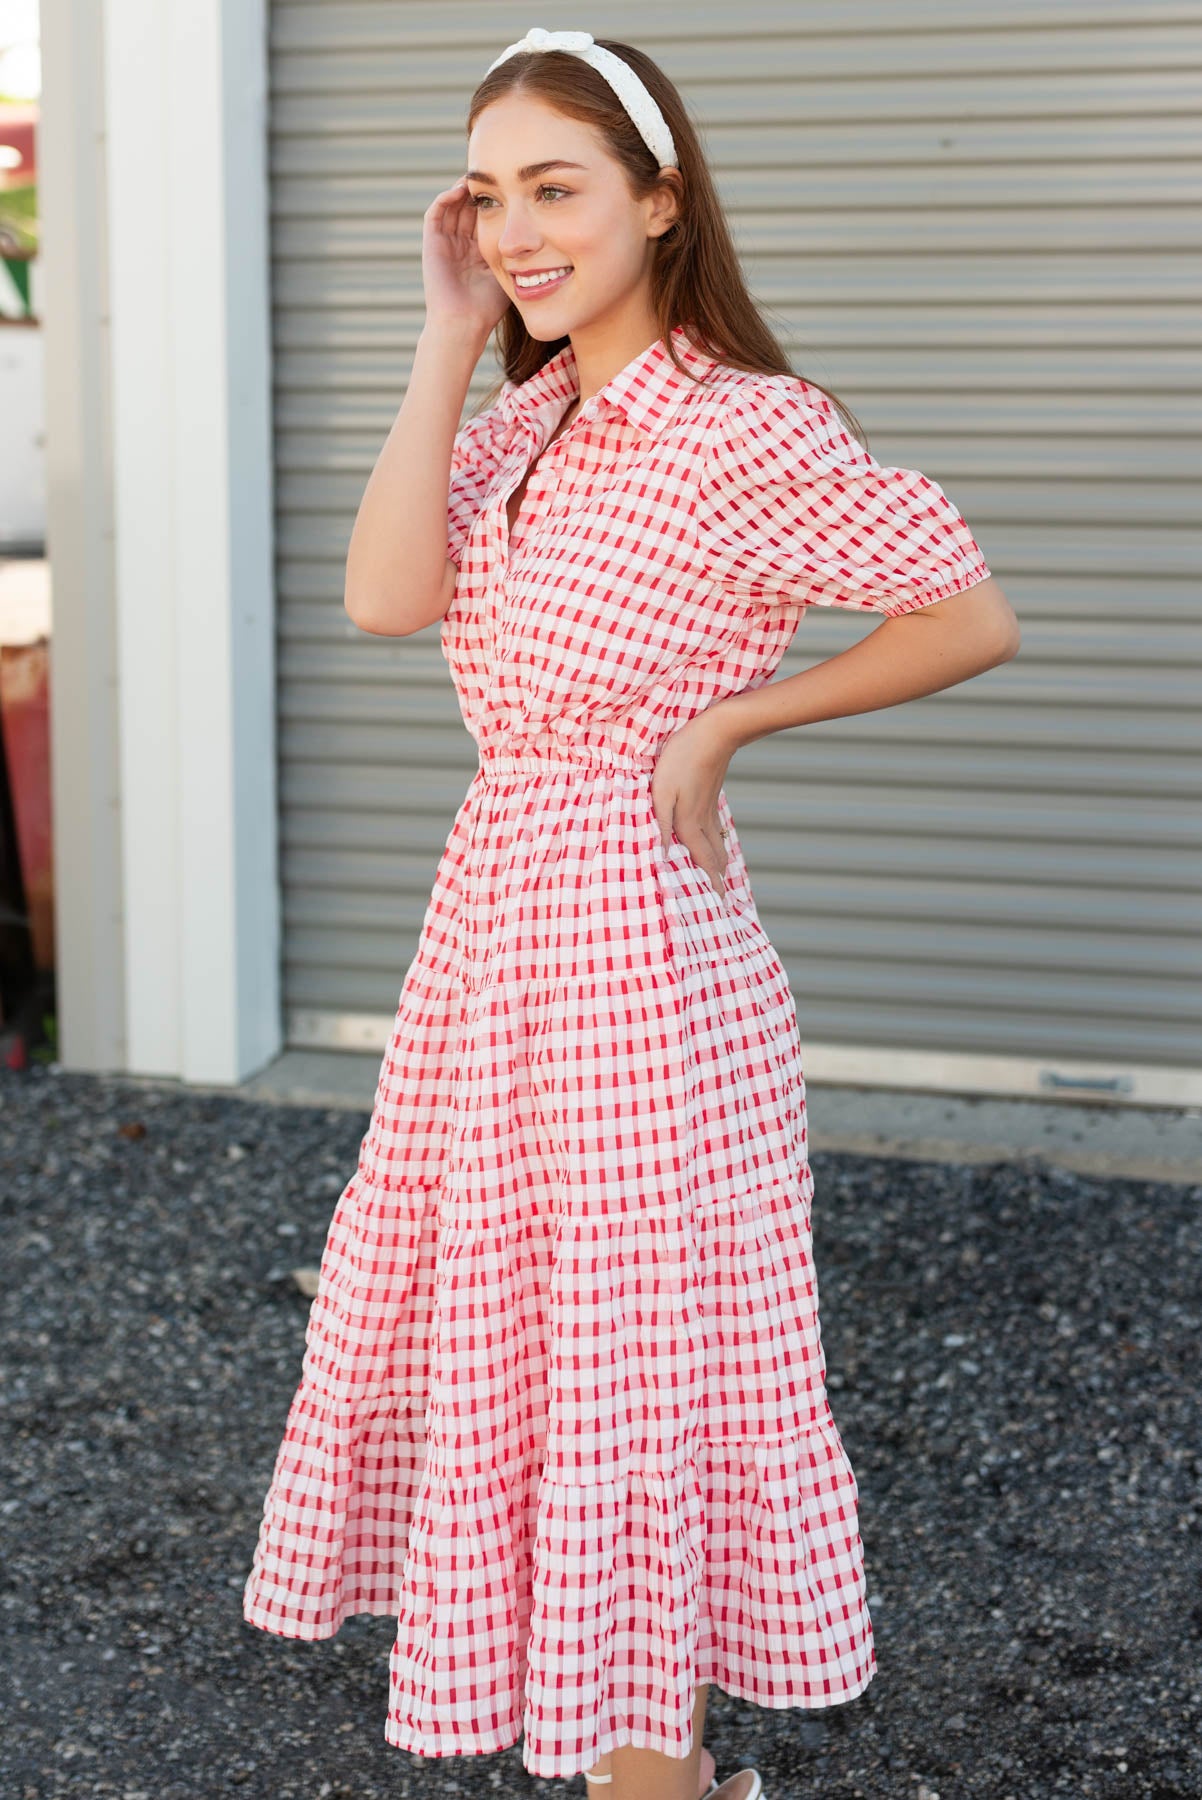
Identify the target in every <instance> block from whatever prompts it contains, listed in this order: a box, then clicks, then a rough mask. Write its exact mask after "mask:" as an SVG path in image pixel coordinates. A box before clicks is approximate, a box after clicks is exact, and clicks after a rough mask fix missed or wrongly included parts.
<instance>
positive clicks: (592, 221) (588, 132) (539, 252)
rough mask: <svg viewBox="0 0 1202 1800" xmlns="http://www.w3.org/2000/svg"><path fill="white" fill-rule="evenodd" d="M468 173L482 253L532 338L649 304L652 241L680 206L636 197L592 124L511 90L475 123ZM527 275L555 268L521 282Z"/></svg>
mask: <svg viewBox="0 0 1202 1800" xmlns="http://www.w3.org/2000/svg"><path fill="white" fill-rule="evenodd" d="M538 165H547V166H538ZM551 165H553V166H551ZM467 174H468V190H469V192H470V194H471V196H472V204H473V206H474V207H475V209H476V242H477V244H478V246H479V249H480V254H481V255H482V256H483V257H484V260H485V261H486V262H487V264H488V266H489V268H490V269H491V270H492V272H493V274H494V275H495V276H496V278H497V280H498V281H499V282H500V284H501V286H502V287H503V288H504V290H505V292H506V293H507V294H508V295H509V297H510V299H511V300H512V301H513V302H514V304H515V306H516V307H517V308H518V311H519V312H520V313H521V315H522V321H523V323H524V324H525V326H526V329H527V331H528V332H529V333H530V335H531V337H533V338H537V339H539V340H540V341H541V342H544V343H550V342H552V341H554V340H555V339H556V338H561V337H568V336H570V335H571V334H572V333H573V332H574V331H576V330H578V329H580V328H583V327H593V326H595V325H597V324H599V323H601V322H603V321H604V320H605V319H606V318H607V317H610V316H612V317H613V318H615V319H616V318H620V317H622V316H623V315H624V314H625V313H626V312H627V311H628V309H629V307H630V305H631V303H632V302H633V303H634V304H635V305H644V304H647V303H648V302H647V295H648V291H649V289H648V280H649V273H650V269H651V261H652V256H653V253H654V250H655V239H656V238H657V237H658V236H660V234H661V233H662V232H664V231H666V230H667V228H668V226H669V225H670V224H671V223H672V221H673V218H674V217H675V205H674V202H673V200H672V199H671V197H670V196H666V195H664V194H662V193H657V194H655V195H652V196H650V197H649V198H648V199H646V200H635V199H634V198H633V196H632V195H631V192H630V189H629V187H628V186H627V182H626V175H625V172H624V170H623V169H622V167H621V165H620V164H619V163H617V162H615V160H614V158H613V157H612V155H610V153H609V151H608V150H607V149H606V147H605V145H604V143H603V141H602V139H601V138H600V136H599V134H598V133H597V132H596V131H595V130H594V129H593V127H592V126H591V125H586V124H585V123H584V122H583V121H582V120H579V119H569V118H565V117H564V115H563V114H562V113H558V112H555V111H554V110H553V109H552V108H551V107H550V106H548V105H547V104H546V103H545V102H544V101H542V100H536V99H533V98H532V97H531V96H530V95H528V94H516V93H514V94H506V95H505V96H504V97H503V98H502V99H500V100H494V101H493V102H492V104H491V105H490V106H486V107H485V109H484V111H483V112H482V113H481V114H480V116H479V118H478V119H477V121H476V123H475V126H474V127H473V129H472V132H471V136H470V137H469V139H468V162H467ZM565 269H566V270H567V271H568V273H567V274H566V275H564V274H562V271H563V270H565ZM527 271H528V272H529V273H530V274H532V275H533V274H535V273H540V274H548V273H550V272H552V271H554V272H556V273H555V276H554V278H553V279H551V280H548V281H546V282H544V283H540V284H539V285H537V286H533V287H523V286H522V285H521V283H520V280H519V279H518V278H519V277H520V276H521V275H522V274H524V273H526V272H527Z"/></svg>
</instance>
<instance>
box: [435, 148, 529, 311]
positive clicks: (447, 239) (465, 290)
mask: <svg viewBox="0 0 1202 1800" xmlns="http://www.w3.org/2000/svg"><path fill="white" fill-rule="evenodd" d="M422 286H423V288H424V290H425V296H426V319H427V322H428V323H429V324H431V325H436V326H442V325H462V326H465V327H466V328H468V329H470V330H471V331H473V332H475V333H476V334H477V335H478V336H480V337H481V338H487V337H488V335H489V333H490V332H491V331H492V330H493V329H494V327H495V326H496V325H497V323H498V321H499V320H500V319H501V318H502V316H503V315H504V313H505V311H506V308H507V307H508V306H509V305H510V304H511V302H510V299H509V296H508V294H507V293H506V292H505V290H504V288H503V287H502V286H501V284H500V282H499V281H498V280H497V278H496V276H495V275H494V274H493V272H492V270H491V269H490V268H489V266H488V264H487V263H486V262H485V260H484V258H483V257H482V256H481V254H480V251H479V249H478V248H477V246H476V210H475V207H474V206H473V205H472V197H471V194H470V193H469V191H468V185H467V177H466V175H461V176H460V177H459V180H458V181H457V182H455V184H454V186H453V187H449V188H445V189H444V190H443V192H442V193H441V194H436V195H435V197H434V199H433V200H432V201H431V202H430V205H429V206H428V207H427V208H426V211H425V214H424V216H423V219H422Z"/></svg>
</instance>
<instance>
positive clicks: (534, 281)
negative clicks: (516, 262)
mask: <svg viewBox="0 0 1202 1800" xmlns="http://www.w3.org/2000/svg"><path fill="white" fill-rule="evenodd" d="M570 274H571V268H570V266H569V267H568V268H566V269H548V270H546V271H545V273H544V274H542V275H515V276H514V278H513V280H514V286H515V287H546V285H547V283H548V282H549V281H558V280H559V278H560V276H561V275H570Z"/></svg>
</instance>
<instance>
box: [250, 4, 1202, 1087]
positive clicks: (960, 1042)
mask: <svg viewBox="0 0 1202 1800" xmlns="http://www.w3.org/2000/svg"><path fill="white" fill-rule="evenodd" d="M527 15H528V8H526V7H524V6H523V7H511V6H508V5H497V4H479V5H457V4H439V5H411V4H403V3H398V0H393V3H388V4H385V3H380V0H376V3H370V0H365V3H362V4H354V3H347V0H344V3H342V4H339V5H337V6H330V5H325V4H292V3H285V0H277V3H276V4H275V5H274V6H273V9H272V46H271V71H272V106H271V140H272V142H271V155H272V167H273V189H272V191H273V222H272V232H273V270H274V319H275V325H274V331H275V380H276V419H277V433H276V458H277V466H276V477H277V495H278V499H277V506H278V517H277V531H278V557H279V561H278V582H279V631H280V670H281V679H280V695H279V703H280V716H281V727H280V729H281V754H282V765H281V780H282V818H281V831H282V858H283V870H284V883H285V892H284V898H285V945H286V948H285V957H286V968H285V993H286V1000H287V1008H288V1037H289V1041H290V1042H291V1043H293V1044H305V1045H315V1044H335V1045H346V1046H347V1047H355V1048H360V1049H364V1048H370V1049H377V1048H380V1047H382V1046H383V1043H384V1041H385V1038H386V1035H387V1032H388V1029H389V1026H390V1024H391V1020H392V1016H393V1012H394V1010H395V1005H396V997H397V992H398V990H399V986H400V983H401V980H402V978H403V976H404V973H405V969H406V967H407V965H408V961H409V959H410V957H411V956H412V954H413V950H414V948H415V945H416V940H417V934H418V931H419V929H420V926H421V920H422V915H423V912H424V910H425V906H426V902H427V900H428V898H429V892H430V886H431V882H432V880H433V875H434V869H435V865H436V863H437V859H438V854H439V851H440V850H441V847H442V844H443V843H444V841H445V838H446V834H447V832H448V830H449V828H450V823H451V819H452V817H453V814H454V811H455V808H456V807H457V805H458V804H459V802H460V801H461V800H462V798H463V795H464V793H465V791H466V788H467V785H468V782H469V781H470V779H471V775H472V772H473V770H474V768H475V752H474V746H473V744H472V742H471V740H470V739H469V738H468V736H467V735H466V733H465V731H464V729H463V726H462V723H461V721H460V718H459V713H458V709H457V706H456V703H455V698H454V694H453V692H452V689H451V687H450V683H449V679H448V676H447V673H446V669H445V665H444V664H443V662H442V658H441V655H440V652H439V644H438V635H437V629H436V628H435V629H432V630H430V631H429V632H426V633H423V634H421V635H420V636H419V637H416V638H410V639H400V640H396V641H388V640H385V639H379V638H371V637H367V636H364V635H362V634H360V633H359V632H357V631H356V630H355V628H354V627H353V626H351V625H350V624H349V622H348V621H347V620H346V618H345V616H344V614H343V611H342V604H341V593H342V569H343V561H344V557H345V552H346V544H347V540H348V537H349V533H350V529H351V525H352V522H353V519H354V514H355V509H356V506H357V504H358V500H359V497H360V494H361V492H362V489H363V485H364V482H365V480H366V477H367V474H368V472H369V470H370V468H371V465H372V463H373V461H374V458H375V456H376V454H377V453H378V451H379V448H380V446H381V444H382V442H383V440H384V438H385V436H386V434H387V432H388V428H389V426H390V424H391V421H392V419H393V417H394V415H395V411H396V408H397V406H398V405H399V404H400V400H401V397H402V395H403V392H404V384H405V380H406V374H407V370H408V367H409V362H410V358H411V355H412V350H413V345H414V342H415V340H416V336H417V333H418V330H419V328H420V324H421V319H422V304H421V278H420V255H419V243H420V229H421V216H422V213H423V211H424V209H425V207H426V206H427V205H428V203H429V201H430V199H431V197H432V196H433V194H434V193H436V192H437V191H438V190H439V189H440V188H442V187H445V186H446V185H448V183H449V182H450V181H451V180H452V179H453V178H454V176H455V174H456V173H457V172H458V171H459V170H460V168H461V167H462V163H463V150H464V133H463V116H464V113H465V111H466V104H467V98H468V95H469V94H470V92H471V89H472V87H473V85H474V84H475V82H476V81H478V80H479V79H480V77H481V76H482V75H483V72H484V70H485V69H486V67H487V65H488V63H489V62H490V61H491V60H492V59H493V58H494V57H495V56H496V55H497V54H498V53H499V51H500V50H501V49H502V48H503V47H504V45H505V44H507V43H508V42H510V41H512V39H514V38H516V37H518V36H520V35H521V33H522V32H523V31H524V30H525V29H526V27H527V25H528V24H529V18H528V16H527ZM730 16H731V15H730V8H729V7H728V6H726V5H723V6H714V5H692V6H689V7H688V8H680V7H676V6H667V5H660V6H651V7H647V6H645V5H644V6H639V7H637V8H636V7H633V6H621V5H611V6H602V7H600V8H598V7H596V6H593V7H589V8H583V7H578V6H574V5H568V6H567V7H566V10H565V9H563V8H561V10H560V13H559V14H557V16H556V19H555V21H554V23H555V24H556V25H557V26H560V27H567V28H582V29H588V30H592V31H593V32H594V34H595V35H597V36H611V37H616V38H619V39H621V38H632V39H633V40H634V41H636V42H638V43H639V44H640V45H641V46H642V47H643V48H645V49H646V50H647V51H648V52H649V53H650V54H651V55H653V56H655V57H656V58H657V59H658V60H659V61H660V62H661V63H662V64H663V66H664V67H665V69H666V70H667V71H668V73H669V74H670V75H672V76H673V78H674V79H676V80H677V81H678V82H679V83H680V84H681V87H682V89H683V91H684V93H685V95H686V98H687V100H688V101H689V104H690V105H691V107H692V110H693V113H694V116H695V117H696V118H697V120H698V122H699V123H700V125H701V126H702V129H703V132H704V135H705V139H706V141H707V143H708V146H709V149H710V152H711V155H712V157H713V161H714V166H715V170H716V173H717V177H718V181H719V186H720V189H721V192H722V195H723V198H724V200H725V202H726V204H727V206H728V208H729V210H730V213H731V216H732V220H733V223H734V226H735V231H736V235H737V238H738V240H739V243H740V247H741V249H742V252H743V256H744V261H745V266H746V268H747V270H748V274H749V278H750V281H751V285H752V288H753V290H754V292H755V293H756V295H757V297H758V298H759V300H760V301H761V302H762V303H763V304H764V306H765V307H766V308H767V309H768V313H769V318H770V321H771V322H772V324H773V325H774V327H775V328H776V329H777V330H778V332H779V334H780V336H781V337H782V340H783V341H784V343H785V345H786V347H787V349H788V350H789V352H790V354H791V356H792V358H793V361H794V365H795V367H797V368H798V369H799V370H801V371H803V372H805V373H808V374H813V375H815V376H816V377H817V379H819V380H820V381H822V382H824V383H826V384H828V385H831V386H834V387H835V388H836V389H837V390H838V391H839V392H841V393H842V394H844V395H845V397H846V398H847V399H848V400H849V401H850V403H851V404H852V405H853V406H854V407H855V409H856V410H857V412H858V413H859V415H860V417H861V419H862V421H863V422H864V424H865V426H866V427H867V429H868V432H869V436H870V440H871V445H872V448H873V450H874V452H875V453H876V455H877V456H878V457H879V458H880V459H881V460H882V461H885V462H895V463H904V464H910V465H913V466H917V467H919V468H921V469H923V470H925V471H926V472H927V473H928V474H929V475H931V476H932V477H933V478H934V479H936V480H938V481H940V482H941V483H943V485H944V486H946V487H947V488H948V490H949V492H950V493H951V494H952V495H953V497H954V498H955V499H956V500H957V502H958V503H959V504H960V506H961V507H962V509H963V510H964V512H965V513H966V514H967V516H968V518H969V520H970V522H971V524H972V525H973V528H974V530H975V531H976V533H977V535H978V537H979V539H980V541H981V543H982V545H983V547H984V550H985V553H986V556H987V557H988V559H989V561H990V563H991V566H992V567H993V569H994V571H995V573H996V574H997V575H998V577H999V578H1000V579H1001V580H1002V582H1003V583H1004V585H1005V587H1006V589H1007V591H1008V593H1009V594H1010V596H1011V599H1012V600H1013V602H1014V604H1015V607H1016V610H1017V611H1018V613H1019V615H1020V618H1021V620H1022V624H1023V649H1022V652H1021V654H1020V656H1019V657H1018V658H1017V659H1016V660H1015V661H1013V662H1011V663H1008V664H1006V665H1004V666H1003V667H1002V668H1000V669H996V670H993V671H991V672H989V673H988V674H986V675H984V676H982V677H980V678H978V679H977V680H976V681H975V682H972V683H969V684H968V685H966V686H962V687H960V688H959V689H957V690H954V691H953V692H951V693H948V694H944V695H935V696H932V697H930V698H929V699H925V700H922V701H918V702H914V703H912V704H910V705H908V706H906V707H904V708H897V709H891V710H890V711H886V712H881V713H876V714H868V715H865V716H862V717H859V718H855V719H843V720H837V721H833V722H831V723H828V724H822V725H815V726H812V727H808V728H806V729H804V730H794V731H791V732H785V733H782V734H777V735H776V736H774V737H771V738H768V739H763V740H760V742H758V743H756V744H754V745H751V746H749V747H748V748H747V749H745V750H744V751H742V752H740V754H739V755H738V756H737V757H736V759H735V762H734V764H733V765H732V769H731V774H730V777H729V780H728V783H727V791H728V794H729V796H730V800H731V804H732V807H733V808H734V812H735V816H736V818H737V820H738V822H739V827H740V835H741V837H742V839H743V841H744V846H745V849H746V853H747V858H748V863H749V866H750V870H751V876H752V881H753V884H754V887H755V891H756V895H757V899H758V901H759V905H760V911H761V914H762V916H763V918H764V922H765V924H766V926H767V928H768V930H769V932H770V934H771V936H772V937H773V939H774V941H775V942H776V943H777V945H778V947H779V949H780V951H781V953H782V955H783V957H784V960H785V962H786V964H787V966H788V969H789V973H790V978H791V980H792V984H793V989H794V992H795V994H796V996H797V999H798V1005H799V1012H800V1017H801V1026H802V1039H803V1043H804V1045H805V1047H806V1049H807V1053H808V1056H807V1067H808V1071H809V1073H810V1074H811V1075H812V1076H814V1077H816V1078H820V1079H821V1078H828V1079H848V1080H862V1081H864V1082H871V1083H878V1082H879V1083H885V1084H893V1083H897V1084H901V1085H906V1084H910V1083H916V1084H919V1085H933V1086H940V1085H946V1086H949V1087H955V1088H961V1089H965V1088H967V1089H974V1088H975V1089H978V1090H980V1091H991V1090H992V1091H998V1092H1023V1091H1030V1092H1050V1093H1055V1092H1064V1093H1073V1094H1080V1093H1081V1092H1083V1091H1084V1092H1089V1091H1092V1090H1096V1091H1098V1092H1100V1093H1113V1094H1118V1095H1120V1096H1122V1095H1124V1094H1125V1095H1127V1096H1128V1097H1135V1098H1142V1099H1151V1100H1155V1099H1168V1100H1172V1099H1185V1098H1190V1097H1193V1098H1194V1099H1197V1098H1198V1097H1200V1096H1202V1016H1200V1015H1202V1000H1200V992H1202V985H1200V983H1199V971H1200V963H1202V943H1200V937H1202V934H1200V932H1199V922H1200V908H1199V890H1200V886H1202V883H1200V880H1199V873H1200V867H1202V863H1200V858H1199V836H1200V824H1202V812H1200V810H1199V807H1198V788H1199V773H1200V757H1199V749H1200V744H1199V737H1200V732H1199V708H1198V698H1199V669H1200V664H1202V621H1200V617H1199V584H1198V569H1199V556H1198V549H1199V530H1198V520H1197V487H1196V483H1197V478H1198V474H1199V470H1200V467H1202V451H1200V446H1199V430H1198V421H1199V416H1200V415H1199V407H1198V393H1197V389H1198V385H1199V368H1200V364H1199V359H1198V340H1199V336H1200V322H1199V313H1198V311H1197V310H1196V308H1197V299H1198V290H1199V257H1198V229H1197V228H1198V211H1197V200H1198V193H1199V187H1200V185H1202V179H1200V177H1202V170H1200V167H1199V161H1200V159H1199V154H1198V152H1199V140H1198V135H1197V129H1196V120H1197V110H1196V109H1197V104H1198V81H1197V71H1198V68H1199V64H1200V63H1202V4H1199V3H1193V4H1176V5H1173V4H1167V5H1159V4H1158V5H1154V6H1148V5H1142V6H1141V5H1135V4H1128V5H1113V4H1107V3H1106V0H1009V3H1008V4H1007V6H1006V7H1005V9H1004V10H1003V11H1002V12H999V10H998V8H997V7H996V5H995V4H993V0H967V3H964V4H956V3H955V0H910V3H909V4H908V5H906V6H905V7H899V6H897V5H896V4H894V3H892V0H839V4H834V3H833V0H832V3H830V4H827V3H822V4H819V3H817V0H811V3H808V4H807V3H806V0H788V3H787V4H770V3H766V0H754V3H752V4H749V5H748V6H746V7H744V8H741V9H740V11H739V15H738V29H737V31H734V30H732V28H731V25H730ZM486 363H487V366H486V367H484V368H483V369H482V372H481V376H480V378H479V379H478V382H477V384H476V386H475V388H474V389H473V393H472V395H471V396H470V397H469V401H468V410H470V409H471V408H472V407H473V406H474V404H475V402H476V399H477V398H478V397H479V394H480V393H481V392H482V391H483V389H484V388H485V387H486V386H487V385H489V381H490V380H491V378H492V376H493V373H494V371H493V368H492V364H491V353H490V354H489V356H488V357H487V358H486ZM872 624H873V621H872V620H871V619H869V620H867V621H865V620H861V619H859V618H857V617H853V616H845V615H843V614H841V613H833V612H831V611H829V610H828V609H823V608H815V609H814V610H813V611H812V612H811V613H810V614H809V615H807V617H806V619H805V621H804V623H803V626H802V628H801V630H800V631H799V632H798V635H797V638H796V640H795V642H794V646H793V648H792V650H791V651H790V653H789V656H788V657H787V658H786V661H785V663H784V665H783V666H782V669H781V671H780V673H781V676H782V677H783V676H785V675H788V674H790V673H792V672H794V671H795V670H796V669H799V668H801V667H803V666H806V665H807V664H808V663H810V662H812V661H815V660H818V659H820V658H823V657H826V656H829V655H831V654H833V653H834V652H835V651H837V650H838V649H840V648H842V647H844V646H845V645H846V644H848V643H849V642H851V641H853V640H854V639H855V638H856V637H857V636H859V635H861V634H862V632H863V630H864V629H865V628H868V629H871V628H872Z"/></svg>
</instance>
